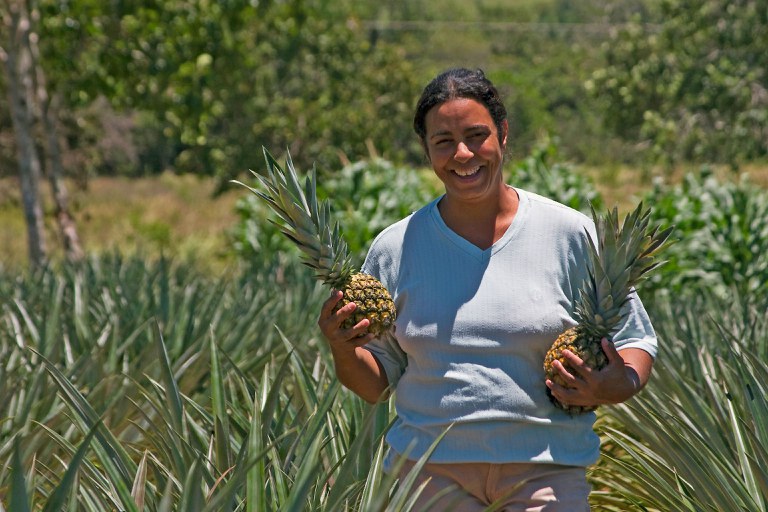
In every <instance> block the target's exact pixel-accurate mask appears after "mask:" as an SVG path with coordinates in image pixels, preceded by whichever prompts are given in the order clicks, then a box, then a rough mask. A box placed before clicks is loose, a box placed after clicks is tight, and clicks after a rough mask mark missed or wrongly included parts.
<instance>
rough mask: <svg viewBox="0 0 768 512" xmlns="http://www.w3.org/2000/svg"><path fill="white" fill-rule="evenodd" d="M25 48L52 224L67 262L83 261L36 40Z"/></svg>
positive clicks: (29, 40)
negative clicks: (40, 131)
mask: <svg viewBox="0 0 768 512" xmlns="http://www.w3.org/2000/svg"><path fill="white" fill-rule="evenodd" d="M29 12H30V14H31V16H30V19H31V21H32V22H35V24H36V22H37V21H39V20H38V18H39V11H38V10H37V9H35V8H34V7H32V6H30V8H29ZM25 42H26V43H28V44H29V47H28V51H29V54H30V56H31V57H32V68H33V70H34V82H35V83H34V85H35V91H36V94H35V99H36V100H37V104H38V109H39V115H40V119H41V121H42V126H43V131H44V132H45V143H46V150H47V159H46V161H47V163H48V168H47V171H48V172H47V175H48V181H49V183H50V184H51V190H52V192H53V201H54V204H55V208H56V222H57V223H58V226H59V232H60V233H61V238H62V240H63V242H64V253H65V255H66V258H67V259H68V260H69V261H80V260H82V259H83V256H84V253H83V248H82V246H81V245H80V237H79V236H78V235H77V227H76V225H75V219H74V217H72V215H71V213H70V211H69V194H68V193H67V187H66V185H65V184H64V166H63V165H62V163H61V147H60V144H59V135H58V130H57V126H56V125H57V123H56V116H55V111H54V108H53V107H54V105H53V102H52V101H51V97H50V96H49V94H48V88H47V83H46V79H45V71H44V70H43V67H42V65H41V64H40V50H39V47H38V45H37V37H28V38H25Z"/></svg>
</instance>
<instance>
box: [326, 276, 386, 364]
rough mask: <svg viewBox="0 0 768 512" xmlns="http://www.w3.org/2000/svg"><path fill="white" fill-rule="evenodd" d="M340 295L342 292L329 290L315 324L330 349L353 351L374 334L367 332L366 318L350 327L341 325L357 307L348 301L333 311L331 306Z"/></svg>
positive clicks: (367, 321) (368, 321)
mask: <svg viewBox="0 0 768 512" xmlns="http://www.w3.org/2000/svg"><path fill="white" fill-rule="evenodd" d="M342 296H343V293H342V292H340V291H339V290H334V291H333V292H331V296H330V297H329V298H328V300H326V301H325V303H323V307H322V309H321V310H320V318H319V319H318V321H317V325H318V326H319V327H320V331H321V332H322V333H323V336H325V339H326V340H328V344H329V345H330V347H331V351H333V352H336V351H337V350H338V351H342V352H346V351H351V352H354V350H355V348H357V347H362V346H363V345H365V344H366V343H368V342H369V341H371V340H372V339H373V337H374V336H373V334H371V333H369V332H368V326H369V325H370V323H371V322H370V320H368V319H367V318H364V319H363V320H360V322H358V323H357V325H355V326H354V327H352V328H351V329H345V328H343V327H342V326H341V325H342V323H343V322H344V320H346V319H347V318H349V317H350V316H351V315H352V312H353V311H354V310H355V308H357V305H356V304H355V303H354V302H350V303H349V304H347V305H345V306H344V307H342V308H340V309H339V310H338V311H336V312H334V311H333V308H334V307H335V306H336V304H337V303H338V302H339V301H340V300H341V297H342Z"/></svg>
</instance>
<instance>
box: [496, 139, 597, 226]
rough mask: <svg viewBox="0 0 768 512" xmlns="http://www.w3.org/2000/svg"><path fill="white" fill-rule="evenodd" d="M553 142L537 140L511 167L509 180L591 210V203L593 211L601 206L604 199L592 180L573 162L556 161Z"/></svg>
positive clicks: (573, 206) (576, 206)
mask: <svg viewBox="0 0 768 512" xmlns="http://www.w3.org/2000/svg"><path fill="white" fill-rule="evenodd" d="M558 159H559V154H558V147H557V144H556V141H552V140H548V141H546V142H544V143H540V144H539V146H538V147H536V148H535V149H534V150H533V151H532V152H531V154H530V156H528V157H527V158H525V159H524V160H522V161H521V162H518V163H517V164H516V165H515V166H514V168H513V169H512V173H511V178H510V183H511V184H512V185H514V186H517V187H520V188H522V189H526V190H529V191H531V192H535V193H537V194H539V195H542V196H544V197H548V198H550V199H553V200H555V201H557V202H558V203H562V204H564V205H566V206H570V207H571V208H574V209H576V210H579V211H581V212H583V213H586V214H589V213H590V206H589V205H590V204H592V206H594V208H595V209H596V210H599V209H601V208H603V200H602V197H601V196H600V194H599V192H598V191H597V189H596V188H595V186H594V185H593V184H592V182H591V181H590V180H589V179H588V178H587V177H585V176H584V175H583V174H581V173H579V172H578V171H577V170H576V169H575V168H574V167H573V166H572V165H569V164H567V163H563V162H558V161H557V160H558Z"/></svg>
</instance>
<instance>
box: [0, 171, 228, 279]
mask: <svg viewBox="0 0 768 512" xmlns="http://www.w3.org/2000/svg"><path fill="white" fill-rule="evenodd" d="M69 189H70V195H71V203H72V204H71V205H72V210H73V213H74V215H75V218H76V221H77V227H78V232H79V235H80V237H81V239H82V240H83V244H84V246H85V249H86V251H88V252H95V253H98V252H103V251H110V250H119V251H121V252H123V253H133V252H141V253H144V254H147V255H150V256H157V255H160V254H166V255H168V256H172V257H174V258H181V259H188V258H189V259H194V260H196V261H199V262H202V263H204V264H205V265H207V266H211V268H212V269H220V268H223V267H225V266H226V265H227V264H228V263H229V262H230V261H231V260H232V257H231V254H230V253H229V243H228V241H227V230H228V229H229V228H231V227H232V226H233V225H234V223H235V220H236V216H235V211H234V205H235V202H236V201H237V199H239V198H240V197H242V192H241V191H238V190H235V189H234V188H233V189H232V190H231V191H227V192H226V193H225V194H222V195H220V196H214V195H213V192H214V182H213V181H212V180H210V179H205V178H198V177H195V176H175V175H172V174H164V175H161V176H159V177H153V178H136V179H128V178H106V177H101V178H95V179H93V180H91V181H90V182H89V184H88V188H87V189H86V190H82V189H76V187H75V186H74V185H73V184H70V185H69ZM42 195H43V197H44V209H45V217H46V235H47V244H48V247H49V249H50V253H51V255H52V257H53V258H54V259H56V258H60V257H61V249H60V245H61V244H60V243H59V240H58V234H57V232H56V230H55V224H54V219H53V215H52V204H51V200H50V191H49V189H48V188H47V187H45V186H44V187H43V194H42ZM0 225H2V230H0V266H4V267H19V266H23V265H24V264H25V262H26V258H27V246H26V244H27V242H26V238H27V237H26V229H25V223H24V218H23V215H22V212H21V208H20V198H19V186H18V182H17V181H16V180H14V179H4V180H1V181H0Z"/></svg>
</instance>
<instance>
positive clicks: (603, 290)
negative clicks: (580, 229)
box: [575, 202, 673, 336]
mask: <svg viewBox="0 0 768 512" xmlns="http://www.w3.org/2000/svg"><path fill="white" fill-rule="evenodd" d="M591 210H592V218H593V219H594V222H595V230H596V233H597V241H596V242H595V241H593V240H592V238H591V237H590V236H589V235H587V240H588V242H589V258H590V261H591V263H592V265H591V268H590V271H589V278H588V279H587V281H586V282H585V284H584V286H583V288H582V290H581V294H580V297H579V303H578V305H577V307H576V311H575V315H576V317H577V320H579V324H580V325H585V324H586V325H590V326H593V327H594V328H595V332H594V333H593V334H595V335H596V336H605V335H608V334H609V333H610V332H611V331H612V329H613V328H614V327H615V325H616V324H618V323H619V321H620V320H621V318H622V315H621V308H622V307H623V306H624V305H625V304H626V303H627V301H628V300H629V299H628V294H629V292H630V290H631V289H632V288H633V287H634V286H635V285H637V284H638V283H639V282H640V281H642V280H643V279H644V278H645V277H647V274H648V273H649V272H651V271H652V270H654V269H655V268H657V267H659V266H660V265H662V264H663V263H664V262H663V261H658V260H657V259H656V256H657V254H658V253H659V251H661V250H662V249H664V248H665V247H667V246H668V245H670V244H671V241H670V240H669V235H670V234H671V233H672V230H673V228H672V227H670V228H667V229H665V230H663V231H661V230H660V229H659V227H653V228H650V227H649V224H650V218H651V211H650V209H646V210H644V209H643V203H642V202H641V203H640V204H639V205H638V206H637V207H636V208H635V209H634V210H633V211H632V212H630V213H628V214H627V215H626V217H625V218H624V222H623V223H622V224H619V213H618V209H617V208H616V207H614V208H613V209H612V210H609V211H608V212H607V213H606V214H605V215H598V214H597V213H596V212H595V209H594V208H591ZM595 243H597V245H595Z"/></svg>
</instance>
